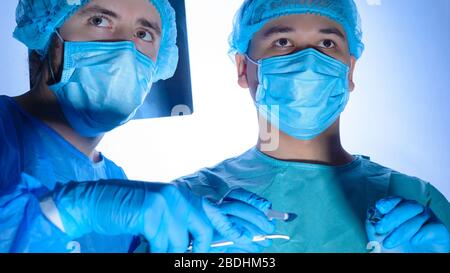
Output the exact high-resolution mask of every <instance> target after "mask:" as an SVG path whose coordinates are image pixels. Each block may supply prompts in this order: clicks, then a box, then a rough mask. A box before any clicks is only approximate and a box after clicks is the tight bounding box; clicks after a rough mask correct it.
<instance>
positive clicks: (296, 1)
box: [230, 0, 364, 59]
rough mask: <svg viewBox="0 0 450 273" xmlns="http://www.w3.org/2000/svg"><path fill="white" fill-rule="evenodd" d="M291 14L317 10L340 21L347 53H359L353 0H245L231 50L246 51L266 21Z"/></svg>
mask: <svg viewBox="0 0 450 273" xmlns="http://www.w3.org/2000/svg"><path fill="white" fill-rule="evenodd" d="M293 14H317V15H321V16H325V17H328V18H330V19H331V20H333V21H335V22H337V23H339V24H340V25H341V26H342V27H343V28H344V30H345V32H346V34H347V35H346V36H347V39H348V44H349V47H350V54H351V55H353V56H355V57H356V58H357V59H358V58H359V57H361V55H362V52H363V51H364V44H363V43H362V41H361V40H362V31H361V19H360V17H359V14H358V10H357V8H356V5H355V3H354V2H353V0H245V1H244V3H243V5H242V6H241V8H240V9H239V11H238V12H237V14H236V16H235V19H234V26H233V33H232V34H231V36H230V47H231V49H230V53H232V54H236V53H240V54H246V53H248V52H247V51H248V48H249V46H250V41H251V40H252V38H253V36H254V35H255V33H257V32H258V31H260V30H261V29H262V28H263V27H264V26H265V25H266V24H267V23H268V22H269V21H271V20H274V19H277V18H279V17H282V16H288V15H293Z"/></svg>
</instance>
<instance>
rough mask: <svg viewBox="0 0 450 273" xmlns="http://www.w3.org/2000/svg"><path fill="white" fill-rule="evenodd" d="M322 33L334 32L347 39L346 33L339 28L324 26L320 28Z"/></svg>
mask: <svg viewBox="0 0 450 273" xmlns="http://www.w3.org/2000/svg"><path fill="white" fill-rule="evenodd" d="M319 32H320V33H322V34H334V35H336V36H338V37H339V38H341V39H342V40H344V41H345V35H344V34H343V33H342V32H341V31H340V30H339V29H337V28H334V27H333V28H324V29H321V30H319Z"/></svg>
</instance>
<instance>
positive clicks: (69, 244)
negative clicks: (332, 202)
mask: <svg viewBox="0 0 450 273" xmlns="http://www.w3.org/2000/svg"><path fill="white" fill-rule="evenodd" d="M16 17H17V28H16V30H15V32H14V37H15V38H17V39H18V40H19V41H21V42H23V43H24V44H25V45H26V46H27V47H28V49H29V51H30V65H31V75H30V77H31V83H32V87H31V90H30V91H29V92H27V93H26V94H24V95H22V96H19V97H15V98H10V97H6V96H1V97H0V143H1V145H0V164H1V171H0V252H128V251H134V250H135V249H136V247H137V244H138V243H139V242H138V240H137V238H138V237H137V236H139V235H140V236H141V237H143V238H145V239H146V240H147V241H148V242H149V245H150V251H151V252H185V251H187V249H188V247H189V246H190V245H191V244H192V250H193V251H194V252H207V251H209V246H210V244H211V242H212V240H213V236H214V233H216V234H218V235H219V236H221V237H224V238H226V239H227V240H231V241H234V242H240V241H243V242H246V241H248V242H250V241H251V240H252V239H253V237H254V234H252V232H251V231H250V230H248V229H246V228H245V227H242V226H240V225H238V224H237V223H236V222H235V221H233V218H236V219H240V218H244V219H250V220H251V221H252V223H253V225H254V226H255V227H258V228H259V229H261V230H263V231H264V233H271V232H272V231H273V229H274V225H273V223H272V222H270V221H269V220H268V219H267V217H266V216H265V215H264V211H265V210H267V209H268V208H269V207H270V203H269V202H268V201H267V200H265V199H263V198H258V197H257V196H255V195H254V194H252V193H250V192H246V191H243V190H240V191H235V192H231V193H230V195H229V198H227V200H224V201H225V202H222V203H221V204H220V205H218V204H214V203H212V202H210V201H208V200H207V199H206V198H203V197H201V196H197V195H195V194H193V193H192V192H191V191H190V190H189V188H187V187H183V186H181V185H180V186H176V185H173V184H163V183H145V182H137V181H136V182H134V181H127V180H126V175H125V173H124V171H123V170H122V169H121V168H120V167H118V166H117V165H115V164H114V163H113V162H112V161H110V160H108V159H107V158H106V157H104V156H103V155H102V154H101V153H100V152H98V151H97V150H96V146H97V145H98V144H99V142H100V141H101V139H102V137H103V136H104V134H105V133H107V132H109V131H111V130H113V129H114V128H117V127H118V126H121V125H123V124H125V123H127V122H128V121H129V120H130V119H132V118H133V117H134V115H135V113H136V111H137V109H138V108H139V107H140V106H141V105H142V103H143V102H144V100H145V98H146V97H147V95H148V93H149V92H150V89H151V87H152V84H153V83H155V82H157V81H159V80H165V79H168V78H170V77H172V76H173V74H174V72H175V70H176V67H177V63H178V49H177V46H176V36H177V32H176V22H175V12H174V10H173V9H172V7H171V6H170V4H169V2H168V1H167V0H127V1H122V0H91V1H88V0H78V1H72V0H71V1H69V0H38V1H32V0H20V1H19V4H18V7H17V12H16Z"/></svg>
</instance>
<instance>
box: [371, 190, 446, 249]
mask: <svg viewBox="0 0 450 273" xmlns="http://www.w3.org/2000/svg"><path fill="white" fill-rule="evenodd" d="M369 211H370V210H369ZM374 214H376V216H375V217H370V216H373V215H374ZM370 218H372V219H370ZM366 231H367V236H368V239H369V241H377V242H379V243H381V245H380V250H381V252H403V253H448V252H449V250H450V234H449V232H448V230H447V228H446V227H445V225H444V224H443V223H442V222H441V221H440V220H439V219H438V218H437V217H436V216H435V215H434V214H433V212H432V211H431V210H430V209H429V208H426V207H424V206H422V205H421V204H419V203H418V202H416V201H410V200H405V199H402V198H400V197H389V198H386V199H382V200H380V201H378V202H377V203H376V205H375V208H374V209H371V211H370V212H369V216H368V219H367V221H366Z"/></svg>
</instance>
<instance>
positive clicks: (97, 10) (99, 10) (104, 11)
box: [80, 5, 120, 19]
mask: <svg viewBox="0 0 450 273" xmlns="http://www.w3.org/2000/svg"><path fill="white" fill-rule="evenodd" d="M91 13H101V14H104V15H108V16H111V17H113V18H115V19H120V15H119V14H117V13H115V12H114V11H112V10H109V9H106V8H103V7H101V6H98V5H94V6H92V7H89V8H86V9H83V10H81V11H80V14H82V15H86V14H91Z"/></svg>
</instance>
